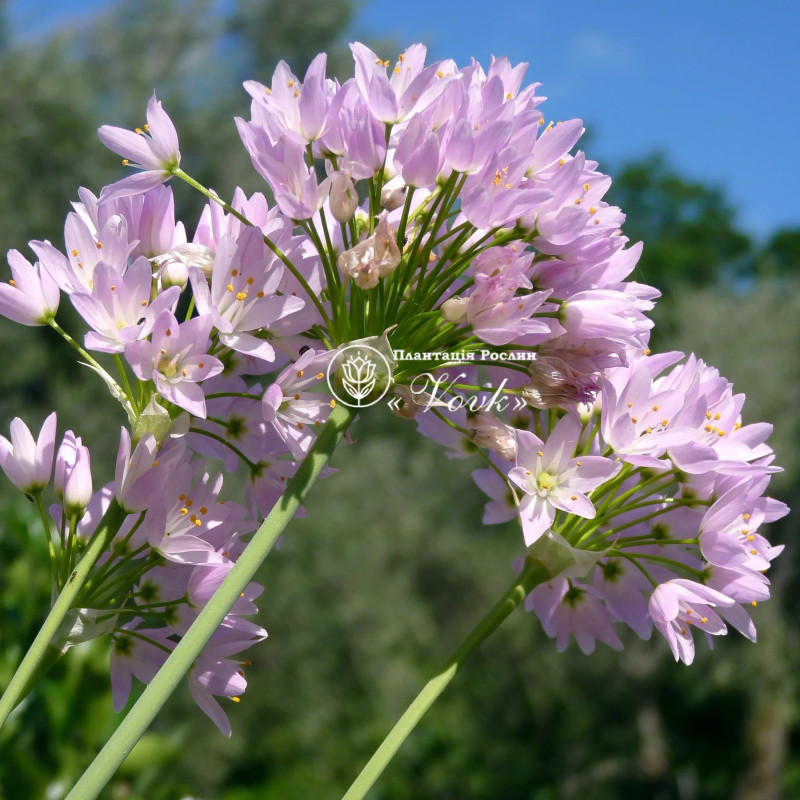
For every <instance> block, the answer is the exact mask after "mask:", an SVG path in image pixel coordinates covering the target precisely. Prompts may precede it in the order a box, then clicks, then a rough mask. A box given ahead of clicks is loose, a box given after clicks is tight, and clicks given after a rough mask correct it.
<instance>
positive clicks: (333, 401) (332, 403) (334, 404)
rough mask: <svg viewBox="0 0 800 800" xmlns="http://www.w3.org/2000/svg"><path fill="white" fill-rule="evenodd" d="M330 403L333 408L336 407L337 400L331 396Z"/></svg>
mask: <svg viewBox="0 0 800 800" xmlns="http://www.w3.org/2000/svg"><path fill="white" fill-rule="evenodd" d="M328 405H330V407H331V408H336V401H335V400H334V399H333V398H331V402H330V403H329V404H328Z"/></svg>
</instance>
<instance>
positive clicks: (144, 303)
mask: <svg viewBox="0 0 800 800" xmlns="http://www.w3.org/2000/svg"><path fill="white" fill-rule="evenodd" d="M139 305H140V306H141V307H142V308H147V300H142V302H141V303H139Z"/></svg>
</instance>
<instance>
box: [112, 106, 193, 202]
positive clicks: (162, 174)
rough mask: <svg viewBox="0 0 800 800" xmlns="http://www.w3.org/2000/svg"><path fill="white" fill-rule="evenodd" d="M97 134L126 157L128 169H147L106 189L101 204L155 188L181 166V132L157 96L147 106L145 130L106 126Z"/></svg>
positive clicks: (124, 162) (124, 159) (115, 150)
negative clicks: (179, 142)
mask: <svg viewBox="0 0 800 800" xmlns="http://www.w3.org/2000/svg"><path fill="white" fill-rule="evenodd" d="M97 135H98V136H99V137H100V141H101V142H102V143H103V144H104V145H105V146H106V147H107V148H108V149H109V150H113V151H114V152H115V153H117V154H118V155H121V156H122V157H123V161H122V163H123V165H124V166H131V167H136V168H138V169H142V170H144V172H139V173H137V174H136V175H130V176H129V177H127V178H123V179H122V180H120V181H117V182H116V183H112V184H111V185H110V186H106V187H105V188H104V189H103V191H102V192H101V193H100V202H101V203H102V202H105V201H107V200H113V199H117V198H120V197H128V196H130V195H135V194H142V193H144V192H146V191H148V190H150V189H153V188H155V187H156V186H158V185H159V184H161V183H164V181H167V180H169V179H170V178H171V177H172V175H173V174H174V173H175V170H176V169H177V168H178V166H179V164H180V163H181V154H180V150H179V149H178V134H177V131H176V130H175V126H174V125H173V123H172V120H171V119H170V118H169V116H168V115H167V112H166V111H164V109H163V108H162V107H161V103H160V102H159V101H158V99H157V98H156V96H155V93H154V94H153V96H152V97H151V98H150V102H149V103H148V104H147V124H146V125H145V126H144V129H140V128H137V129H136V131H135V132H134V131H129V130H126V129H125V128H115V127H113V126H111V125H103V126H101V127H100V128H99V129H98V131H97Z"/></svg>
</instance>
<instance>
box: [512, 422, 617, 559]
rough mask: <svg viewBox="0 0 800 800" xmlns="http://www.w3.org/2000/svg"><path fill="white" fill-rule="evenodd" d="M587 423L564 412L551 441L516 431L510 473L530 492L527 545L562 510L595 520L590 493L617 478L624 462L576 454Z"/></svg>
mask: <svg viewBox="0 0 800 800" xmlns="http://www.w3.org/2000/svg"><path fill="white" fill-rule="evenodd" d="M581 429H582V428H581V423H580V420H578V418H577V417H574V416H572V415H567V416H565V417H562V418H561V419H560V420H559V421H558V423H557V424H556V426H555V428H553V430H552V431H551V433H550V437H549V438H548V440H547V443H546V444H545V443H544V442H542V440H541V439H540V438H539V437H538V436H536V435H534V434H532V433H529V432H528V431H522V430H518V431H516V437H517V461H516V464H517V465H516V466H515V467H514V468H513V469H512V470H511V471H510V472H509V473H508V477H509V478H510V479H511V481H513V482H514V483H515V484H516V485H517V486H519V488H520V489H522V491H523V492H525V497H524V498H523V499H522V501H521V502H520V505H519V516H520V520H521V522H522V532H523V534H524V536H525V544H526V545H528V546H530V545H531V544H533V543H534V542H535V541H536V540H537V539H538V538H539V537H540V536H541V535H542V534H543V533H545V531H546V530H547V529H548V528H549V527H550V526H551V525H552V524H553V521H554V520H555V516H556V511H558V510H561V511H566V512H567V513H569V514H577V515H578V516H579V517H585V518H586V519H592V518H593V517H594V516H595V509H594V506H593V505H592V501H591V500H589V498H588V497H587V496H586V494H584V493H585V492H587V491H590V490H592V489H595V488H596V487H598V486H600V484H602V483H605V482H606V481H607V480H609V479H610V478H613V477H614V475H616V474H617V472H619V470H620V466H621V465H620V464H619V463H615V462H614V461H611V460H610V459H608V458H603V457H602V456H580V457H578V458H573V457H572V456H573V454H574V452H575V448H576V446H577V444H578V438H579V437H580V434H581Z"/></svg>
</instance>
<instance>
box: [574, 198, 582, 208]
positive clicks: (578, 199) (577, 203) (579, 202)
mask: <svg viewBox="0 0 800 800" xmlns="http://www.w3.org/2000/svg"><path fill="white" fill-rule="evenodd" d="M581 202H582V201H581V199H580V197H576V198H575V205H576V206H579V205H580V204H581Z"/></svg>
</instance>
